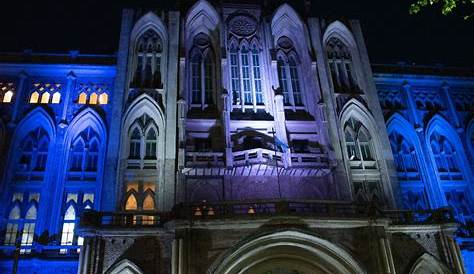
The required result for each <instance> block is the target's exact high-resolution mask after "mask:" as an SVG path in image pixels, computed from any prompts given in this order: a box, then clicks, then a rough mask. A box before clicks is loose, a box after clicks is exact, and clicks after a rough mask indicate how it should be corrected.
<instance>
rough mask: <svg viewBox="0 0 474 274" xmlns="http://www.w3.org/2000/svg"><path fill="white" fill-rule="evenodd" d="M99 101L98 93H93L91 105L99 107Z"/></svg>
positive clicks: (90, 99)
mask: <svg viewBox="0 0 474 274" xmlns="http://www.w3.org/2000/svg"><path fill="white" fill-rule="evenodd" d="M97 99H98V96H97V93H95V92H94V93H92V94H91V97H90V98H89V104H91V105H97Z"/></svg>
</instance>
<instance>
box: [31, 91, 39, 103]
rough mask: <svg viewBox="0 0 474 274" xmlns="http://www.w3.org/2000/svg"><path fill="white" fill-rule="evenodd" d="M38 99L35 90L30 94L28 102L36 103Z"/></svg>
mask: <svg viewBox="0 0 474 274" xmlns="http://www.w3.org/2000/svg"><path fill="white" fill-rule="evenodd" d="M38 100H39V93H38V92H36V91H35V92H33V93H32V94H31V97H30V103H32V104H36V103H38Z"/></svg>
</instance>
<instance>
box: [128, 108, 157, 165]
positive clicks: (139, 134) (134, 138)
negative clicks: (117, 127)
mask: <svg viewBox="0 0 474 274" xmlns="http://www.w3.org/2000/svg"><path fill="white" fill-rule="evenodd" d="M131 128H132V129H133V131H132V132H131V134H130V146H129V148H130V151H129V157H128V168H130V169H143V168H146V169H156V164H157V161H156V160H157V159H158V158H157V155H158V148H157V147H158V146H157V144H158V135H159V132H158V130H157V126H156V124H155V122H154V120H153V119H151V117H150V116H148V115H147V114H144V115H143V116H142V117H140V118H138V119H137V120H136V121H135V122H134V123H133V124H132V126H131Z"/></svg>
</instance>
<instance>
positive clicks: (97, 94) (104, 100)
mask: <svg viewBox="0 0 474 274" xmlns="http://www.w3.org/2000/svg"><path fill="white" fill-rule="evenodd" d="M109 93H110V91H109V87H108V85H107V84H94V83H81V84H80V85H79V89H78V94H79V95H78V97H77V103H78V104H79V105H85V104H89V105H107V104H108V103H109Z"/></svg>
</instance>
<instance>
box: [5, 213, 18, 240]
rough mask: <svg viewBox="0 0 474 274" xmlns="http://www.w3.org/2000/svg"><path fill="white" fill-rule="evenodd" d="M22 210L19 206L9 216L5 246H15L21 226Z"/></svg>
mask: <svg viewBox="0 0 474 274" xmlns="http://www.w3.org/2000/svg"><path fill="white" fill-rule="evenodd" d="M20 218H21V210H20V206H19V205H15V206H14V207H13V208H12V209H11V210H10V214H8V223H7V229H6V232H5V242H4V244H5V245H15V244H16V240H17V237H18V229H19V226H20Z"/></svg>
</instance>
